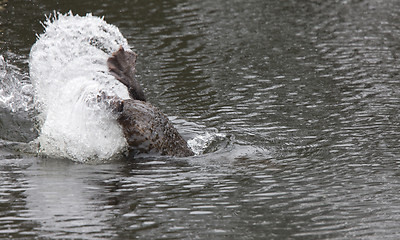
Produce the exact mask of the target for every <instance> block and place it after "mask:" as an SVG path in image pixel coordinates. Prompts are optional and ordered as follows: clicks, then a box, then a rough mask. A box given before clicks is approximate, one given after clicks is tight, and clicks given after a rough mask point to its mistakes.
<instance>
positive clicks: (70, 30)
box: [29, 12, 194, 162]
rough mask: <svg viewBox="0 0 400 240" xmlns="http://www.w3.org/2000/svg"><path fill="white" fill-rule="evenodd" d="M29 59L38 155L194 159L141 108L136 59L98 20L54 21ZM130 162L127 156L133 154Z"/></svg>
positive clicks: (164, 120)
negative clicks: (148, 155) (136, 76)
mask: <svg viewBox="0 0 400 240" xmlns="http://www.w3.org/2000/svg"><path fill="white" fill-rule="evenodd" d="M43 26H44V27H45V32H44V33H42V34H40V35H38V39H37V41H36V43H35V44H34V45H33V46H32V49H31V52H30V58H29V71H30V79H31V82H32V85H33V89H34V95H35V107H36V108H37V110H38V113H39V114H38V116H37V122H38V130H39V136H38V138H37V139H36V140H35V143H37V145H38V146H39V148H38V152H40V153H42V154H44V155H48V156H55V157H66V158H70V159H72V160H75V161H79V162H87V161H107V160H109V159H112V158H114V157H117V158H118V157H119V156H120V155H121V154H123V153H126V151H127V150H129V152H130V153H133V156H135V154H139V153H158V154H161V155H170V156H179V157H183V156H190V155H194V153H193V152H192V150H191V149H190V148H189V147H188V145H187V143H186V141H185V140H184V139H183V138H182V136H181V135H180V134H179V133H178V131H177V130H176V128H174V126H173V124H172V123H171V121H170V120H169V119H168V117H167V116H166V115H164V114H163V113H162V112H161V111H160V110H159V109H158V108H156V107H154V106H152V105H151V104H150V103H148V102H147V101H146V97H145V94H144V93H143V90H142V88H141V87H140V84H139V82H138V81H137V80H136V79H135V63H136V57H137V55H136V54H135V53H134V52H133V51H131V50H130V46H129V45H128V42H127V40H126V39H125V38H124V37H123V35H122V34H121V32H120V31H119V29H118V28H117V27H115V26H113V25H111V24H108V23H106V22H105V21H104V19H103V18H99V17H95V16H92V15H91V14H87V15H86V16H83V17H81V16H78V15H73V14H72V13H71V12H70V13H67V14H60V13H55V14H54V16H53V17H49V18H47V20H46V21H45V22H44V23H43ZM130 155H131V154H130Z"/></svg>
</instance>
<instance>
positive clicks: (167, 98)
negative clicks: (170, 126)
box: [0, 0, 400, 239]
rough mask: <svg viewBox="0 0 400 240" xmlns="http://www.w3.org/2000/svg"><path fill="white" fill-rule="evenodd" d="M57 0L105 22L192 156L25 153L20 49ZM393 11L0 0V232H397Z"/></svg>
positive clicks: (31, 117) (24, 71)
mask: <svg viewBox="0 0 400 240" xmlns="http://www.w3.org/2000/svg"><path fill="white" fill-rule="evenodd" d="M69 10H72V12H73V13H74V14H79V15H81V16H86V14H87V13H90V14H92V15H93V16H99V17H101V16H104V20H105V21H106V22H107V23H108V24H110V25H113V26H115V27H116V31H119V32H120V33H121V36H123V38H125V39H126V40H127V43H126V44H129V46H130V47H131V49H132V50H133V51H135V52H137V53H138V54H139V57H138V62H137V74H138V79H139V81H140V82H141V84H142V85H143V87H144V91H145V93H146V95H147V98H148V100H149V102H151V103H152V104H153V105H155V106H157V107H159V108H160V109H161V110H162V111H163V112H164V113H165V114H167V115H168V116H170V117H171V119H172V120H173V122H174V124H175V126H176V127H177V129H178V130H179V131H180V132H181V133H182V135H183V136H184V138H186V139H188V140H189V143H190V144H191V146H192V147H193V148H194V151H195V152H196V153H198V155H196V156H194V157H189V158H170V157H157V156H141V157H140V158H136V159H132V158H124V159H120V160H114V161H110V162H107V163H97V164H94V163H93V162H91V163H76V161H72V160H70V159H68V158H70V157H69V156H68V155H62V154H59V155H57V154H53V155H54V156H52V157H43V156H41V155H37V154H36V153H35V151H32V147H31V145H30V144H27V143H30V142H32V141H35V139H37V138H38V135H39V133H38V131H37V129H38V125H39V126H40V124H42V122H41V121H42V120H40V119H41V118H40V113H41V112H43V109H41V108H40V107H38V106H37V105H36V104H35V103H36V101H37V96H35V95H34V94H33V92H34V89H35V87H34V81H36V80H35V79H33V78H31V77H30V75H29V64H32V63H31V62H30V58H29V54H30V51H31V48H32V46H33V45H34V43H35V42H36V40H37V36H38V35H40V34H42V33H43V32H44V27H43V26H42V25H41V24H40V22H44V21H46V18H45V15H48V16H49V14H54V11H59V12H61V13H67V12H68V11H69ZM86 23H87V24H90V20H88V21H87V22H86ZM399 24H400V3H399V2H398V1H392V0H388V1H375V0H332V1H318V0H315V1H296V0H293V1H278V0H267V1H265V0H251V1H241V0H235V1H183V0H172V1H144V0H143V1H142V0H138V1H128V0H126V1H109V0H97V1H61V0H60V1H50V0H41V1H40V0H32V1H22V0H15V1H7V0H6V1H0V47H1V50H0V55H1V57H0V79H1V82H0V87H1V88H0V113H1V115H0V116H1V118H0V139H1V141H0V236H1V237H2V238H10V239H11V238H12V239H18V238H19V239H23V238H26V239H31V238H38V239H57V238H59V239H73V238H75V239H135V238H137V239H398V238H399V236H400V230H399V228H398V223H399V221H400V200H399V192H400V171H399V165H400V162H399V159H400V150H399V145H400V118H399V116H400V115H399V114H400V113H399V112H400V108H399V103H400V90H399V89H400V88H399V87H400V82H399V80H400V77H399V73H400V67H399V66H400V60H399V55H400V42H399V39H400V29H399V27H398V26H399ZM76 27H77V28H78V26H76ZM74 29H75V28H74ZM86 30H90V28H87V29H86ZM107 39H108V38H107ZM62 43H63V44H65V43H64V42H62ZM71 44H72V43H71ZM123 44H125V43H123ZM36 50H38V49H36ZM60 50H62V49H60ZM38 53H39V54H43V53H44V51H42V50H38ZM92 55H93V57H99V58H106V56H105V55H104V56H103V55H101V54H98V55H96V54H93V53H92ZM52 57H54V58H55V59H56V58H57V55H55V56H52ZM49 74H54V75H57V74H62V73H60V72H59V71H55V72H51V73H49ZM54 75H53V76H54ZM67 75H68V74H67ZM67 75H64V77H67ZM78 75H80V74H78ZM39 76H41V75H39ZM44 77H46V75H44ZM47 77H49V76H47ZM79 77H82V76H79ZM66 79H67V80H71V79H70V78H66ZM39 81H47V80H46V79H45V78H40V79H39ZM66 86H67V85H65V86H60V88H65V91H69V90H70V89H71V88H70V87H69V88H68V87H66ZM102 87H104V86H102ZM47 94H50V95H51V94H52V92H45V93H44V95H46V96H47ZM50 95H48V96H50ZM53 98H54V97H53V96H52V97H50V98H49V99H47V100H46V101H50V102H51V100H52V99H53ZM54 100H55V101H59V100H62V97H61V96H60V99H57V97H56V98H55V99H54ZM95 110H96V109H95ZM97 110H98V109H97ZM97 110H96V111H97ZM61 115H62V114H61ZM78 115H79V114H78ZM89 116H90V114H89ZM56 119H57V118H56ZM105 119H107V117H106V118H105ZM60 120H61V119H60ZM77 123H79V121H77ZM54 124H61V122H59V121H56V122H54ZM93 124H94V126H97V127H95V128H94V129H96V128H99V129H101V128H104V129H105V130H109V129H108V127H110V126H112V124H111V123H109V122H106V121H105V120H104V118H101V116H100V119H99V121H95V122H93ZM54 126H57V125H54ZM71 129H72V128H71ZM59 130H60V131H66V132H67V133H73V132H72V131H69V130H68V128H61V129H59ZM75 130H77V129H75V128H74V131H75ZM113 132H114V133H115V131H113ZM77 133H81V131H77ZM93 136H100V135H92V134H88V137H93ZM39 138H40V137H39ZM86 139H87V138H86ZM86 139H85V140H84V142H85V141H86V142H89V141H87V140H86ZM102 140H103V139H99V141H98V142H95V143H99V145H97V146H96V145H94V146H95V147H97V148H98V149H102V148H101V146H104V149H106V148H109V149H112V146H106V145H103V143H101V141H102ZM51 142H52V143H54V145H55V146H58V147H60V145H59V143H55V142H54V141H51ZM79 144H81V143H79ZM79 144H77V145H76V146H75V148H74V150H76V151H75V153H76V154H78V155H79V156H80V157H81V156H84V155H85V154H87V152H85V150H84V149H85V148H83V147H82V148H81V151H79V149H80V148H79ZM70 146H71V145H66V147H70ZM110 147H111V148H110ZM86 149H87V148H86ZM78 155H77V156H78ZM104 156H106V155H104ZM66 157H67V158H66ZM75 160H76V159H75Z"/></svg>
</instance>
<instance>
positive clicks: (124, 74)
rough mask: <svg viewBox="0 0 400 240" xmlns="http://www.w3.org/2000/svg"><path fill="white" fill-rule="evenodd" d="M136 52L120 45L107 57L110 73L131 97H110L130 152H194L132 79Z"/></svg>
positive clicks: (165, 153)
mask: <svg viewBox="0 0 400 240" xmlns="http://www.w3.org/2000/svg"><path fill="white" fill-rule="evenodd" d="M136 58H137V55H136V54H135V53H133V52H130V51H125V50H124V49H123V48H122V47H121V48H120V49H119V50H118V51H116V52H114V53H113V55H112V56H111V57H110V58H109V59H108V60H107V65H108V68H109V70H110V72H111V74H112V75H113V76H115V78H116V79H117V80H118V81H120V82H121V83H123V84H124V85H125V86H126V87H127V88H128V91H129V95H130V97H131V99H124V100H122V99H115V98H114V99H113V100H112V108H113V111H114V112H118V113H119V115H118V123H119V124H120V125H121V126H122V129H123V132H124V135H125V138H126V140H127V142H128V145H129V148H130V151H131V153H132V152H133V153H134V154H137V153H159V154H161V155H170V156H177V157H185V156H192V155H194V153H193V152H192V150H190V148H189V147H188V145H187V143H186V141H185V140H184V139H183V138H182V136H181V135H180V134H179V133H178V131H177V130H176V128H175V127H174V126H173V125H172V123H171V121H169V119H168V117H167V116H165V115H164V114H163V113H162V112H161V111H160V110H159V109H158V108H156V107H154V106H152V105H151V104H150V103H147V102H146V98H145V95H144V93H143V90H142V88H141V87H140V84H139V82H138V81H137V80H136V79H135V64H136Z"/></svg>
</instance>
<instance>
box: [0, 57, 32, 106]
mask: <svg viewBox="0 0 400 240" xmlns="http://www.w3.org/2000/svg"><path fill="white" fill-rule="evenodd" d="M0 80H1V81H0V107H2V108H5V109H8V110H9V111H11V112H14V113H15V112H20V111H25V112H31V111H32V110H33V108H34V104H33V95H32V84H31V83H30V82H29V80H28V77H27V76H26V75H24V74H22V73H21V71H20V69H18V68H17V67H16V66H14V65H12V64H9V63H7V62H6V60H5V59H4V57H3V56H1V55H0Z"/></svg>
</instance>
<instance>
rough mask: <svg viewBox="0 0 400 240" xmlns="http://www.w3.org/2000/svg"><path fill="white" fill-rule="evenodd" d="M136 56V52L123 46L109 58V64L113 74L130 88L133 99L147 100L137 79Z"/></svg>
mask: <svg viewBox="0 0 400 240" xmlns="http://www.w3.org/2000/svg"><path fill="white" fill-rule="evenodd" d="M136 58H137V55H136V53H134V52H131V51H125V50H124V48H123V47H122V46H121V47H120V48H119V50H118V51H116V52H114V53H113V54H112V56H111V57H110V58H108V60H107V66H108V68H109V70H110V72H111V74H112V75H113V76H114V77H115V78H116V79H117V80H118V81H120V82H121V83H122V84H124V85H125V86H126V87H127V88H128V91H129V95H130V97H131V98H132V99H136V100H140V101H144V102H145V101H146V97H145V96H144V93H143V90H142V88H141V87H140V84H139V82H138V81H136V79H135V66H136Z"/></svg>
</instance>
